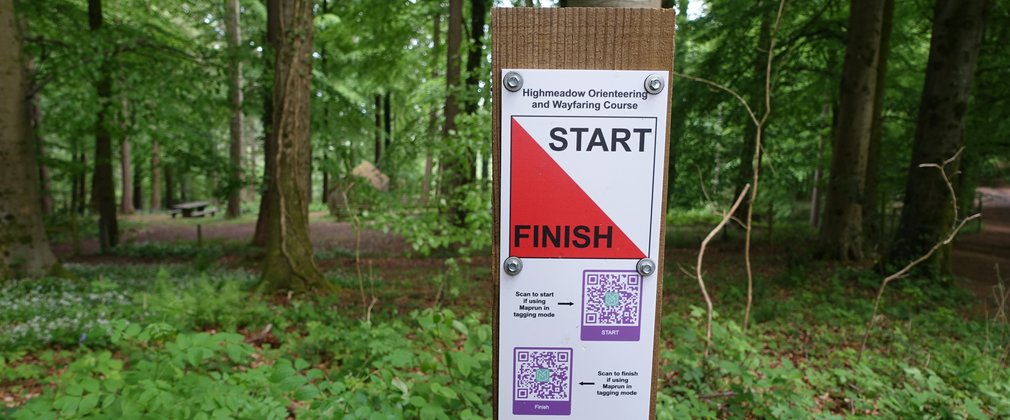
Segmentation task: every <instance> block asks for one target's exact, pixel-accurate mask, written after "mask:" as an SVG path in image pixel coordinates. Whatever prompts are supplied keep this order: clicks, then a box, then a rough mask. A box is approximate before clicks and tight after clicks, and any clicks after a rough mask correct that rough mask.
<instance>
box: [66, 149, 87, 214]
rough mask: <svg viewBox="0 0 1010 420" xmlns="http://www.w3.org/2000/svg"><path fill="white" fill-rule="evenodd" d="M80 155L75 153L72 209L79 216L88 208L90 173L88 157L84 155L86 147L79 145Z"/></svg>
mask: <svg viewBox="0 0 1010 420" xmlns="http://www.w3.org/2000/svg"><path fill="white" fill-rule="evenodd" d="M76 147H77V149H78V150H79V152H78V153H75V157H74V163H75V164H76V165H75V168H74V195H73V197H72V198H71V200H70V201H71V204H70V207H71V209H72V210H73V211H75V212H77V214H84V210H85V209H86V208H87V204H85V203H86V200H87V199H86V198H85V197H87V196H88V192H87V191H86V190H85V189H86V188H87V173H88V160H87V159H88V157H87V156H86V155H85V154H84V150H82V149H83V148H84V146H82V145H80V144H78V145H77V146H76Z"/></svg>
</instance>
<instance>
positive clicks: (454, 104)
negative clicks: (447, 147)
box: [440, 0, 470, 225]
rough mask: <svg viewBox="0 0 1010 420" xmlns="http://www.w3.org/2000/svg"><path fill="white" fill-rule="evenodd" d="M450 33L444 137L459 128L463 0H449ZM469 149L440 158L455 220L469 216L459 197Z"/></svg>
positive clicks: (448, 137) (444, 190)
mask: <svg viewBox="0 0 1010 420" xmlns="http://www.w3.org/2000/svg"><path fill="white" fill-rule="evenodd" d="M448 27H449V28H448V31H449V32H448V34H446V66H445V85H446V95H445V105H444V107H443V111H442V113H443V115H444V117H445V122H444V124H443V126H442V137H443V138H444V139H445V141H451V139H452V135H453V133H454V132H455V131H456V116H457V115H458V114H459V98H458V96H459V94H458V90H459V84H460V47H461V46H462V42H463V0H449V24H448ZM469 156H470V155H469V153H459V152H450V153H448V154H447V155H446V156H443V157H442V159H441V162H440V163H441V164H442V165H444V166H443V169H442V184H441V188H442V191H441V193H442V196H443V197H446V199H447V200H448V201H449V203H450V204H449V213H450V217H452V218H453V223H454V224H457V225H462V224H463V221H464V219H465V218H466V210H465V209H464V208H463V205H462V203H460V201H462V199H461V198H460V197H458V195H459V194H458V193H459V190H460V187H462V186H463V185H465V184H466V179H467V166H468V162H467V161H466V159H467V158H468V157H469Z"/></svg>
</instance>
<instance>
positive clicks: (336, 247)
mask: <svg viewBox="0 0 1010 420" xmlns="http://www.w3.org/2000/svg"><path fill="white" fill-rule="evenodd" d="M978 193H979V196H980V197H981V202H982V213H983V215H982V219H981V220H982V222H981V229H978V230H977V231H975V232H971V233H967V234H962V235H961V236H960V237H959V238H958V240H957V241H956V242H955V246H954V251H953V253H952V258H953V260H954V261H953V266H954V274H955V276H956V277H957V282H958V285H959V286H960V287H961V288H962V289H964V290H966V291H969V292H971V293H972V294H974V295H976V296H977V297H978V298H979V300H980V305H977V307H976V310H977V311H978V312H979V314H981V313H983V312H985V310H986V307H985V304H986V303H985V302H987V301H988V300H989V299H990V298H991V297H992V290H993V286H994V285H996V283H997V282H998V272H997V270H998V267H1002V268H1003V271H1007V270H1010V186H999V187H981V188H979V189H978ZM123 220H124V222H123V226H124V227H123V228H121V229H123V231H124V235H123V242H124V244H126V245H127V248H129V247H141V248H143V247H151V246H155V247H156V246H157V245H158V244H170V243H180V242H188V243H193V244H195V243H196V241H197V237H198V233H197V230H198V228H197V226H198V225H199V226H200V230H201V231H202V238H203V241H205V243H207V244H211V245H212V246H217V247H218V248H221V249H222V252H220V255H218V256H219V257H220V258H221V263H223V264H224V265H227V266H231V267H233V268H252V267H251V266H250V265H251V260H252V259H246V258H240V257H241V256H242V254H243V252H246V251H247V250H248V248H247V247H246V246H245V245H246V244H248V243H249V241H251V238H252V236H253V233H254V232H255V228H256V219H255V217H254V216H253V215H245V216H243V217H240V218H238V219H234V220H226V219H224V218H223V217H221V216H220V215H218V216H217V217H212V218H206V219H204V218H195V219H181V218H179V219H173V218H171V217H169V216H168V215H166V214H148V213H138V214H135V215H130V216H126V217H125V218H124V219H123ZM972 225H975V224H974V222H973V223H972ZM969 227H974V226H971V225H970V226H969ZM357 233H358V232H357V231H356V230H355V227H354V225H353V224H352V223H350V222H343V221H336V220H334V219H333V218H332V217H330V216H328V214H327V213H326V212H322V211H320V212H313V213H311V214H310V236H311V239H312V242H313V244H314V246H315V248H316V257H317V260H318V262H319V264H320V266H321V268H322V269H324V270H327V271H329V270H336V271H338V272H340V271H343V272H346V273H351V274H360V273H358V270H362V271H363V272H364V273H366V274H368V275H369V276H371V277H374V274H373V273H375V272H379V276H380V277H382V278H385V279H404V281H414V280H420V279H423V278H427V277H431V275H432V273H433V272H436V273H437V272H440V271H442V270H444V269H445V268H446V267H445V258H440V257H428V258H426V257H422V256H420V255H417V253H415V252H413V251H412V249H411V247H410V244H408V243H407V242H406V241H404V240H403V239H402V238H400V237H399V236H397V235H395V234H392V233H387V232H382V231H380V230H375V229H368V228H362V229H361V230H360V237H359V236H358V235H357ZM705 233H707V230H706V229H704V227H703V226H693V227H692V226H687V227H684V226H679V227H671V234H670V236H668V246H667V255H666V258H667V262H668V264H669V265H668V268H669V270H670V271H668V272H671V273H676V274H675V275H680V273H679V269H678V267H684V268H689V267H690V266H691V265H692V264H693V262H694V259H695V258H696V255H697V245H696V244H697V243H700V240H701V238H702V237H703V236H704V234H705ZM734 233H738V232H734ZM762 233H766V232H763V231H762V232H758V233H756V234H755V238H756V244H755V248H754V253H755V256H756V260H757V261H756V263H755V270H756V272H757V274H758V275H764V276H766V277H771V276H774V275H777V274H778V273H780V272H782V270H783V269H784V267H781V266H778V265H781V261H780V260H779V259H778V258H775V257H776V256H777V255H778V256H780V255H782V254H783V253H789V252H794V251H796V250H797V249H801V248H797V247H796V246H795V244H792V246H790V245H789V244H788V242H789V240H781V239H780V240H778V241H767V240H764V241H763V240H762V235H761V234H762ZM730 236H733V235H730ZM735 236H740V235H735ZM779 236H783V235H782V234H780V235H779ZM784 236H786V237H788V234H785V235H784ZM764 238H767V236H764ZM717 239H719V240H716V241H715V242H713V244H712V246H711V249H710V250H709V252H708V255H707V256H706V259H707V261H708V265H709V266H721V271H723V272H725V273H726V274H728V275H730V276H734V277H735V276H738V275H743V274H744V273H743V271H742V261H738V262H740V263H741V264H736V263H735V262H737V261H736V259H737V257H740V256H742V249H740V248H741V246H740V245H741V244H740V243H739V242H740V241H739V240H736V241H734V240H732V239H729V240H727V238H726V237H721V238H717ZM737 239H739V238H737ZM53 248H54V251H55V252H56V254H57V256H58V257H59V258H60V259H61V260H63V261H67V262H72V263H83V264H101V263H117V262H118V263H133V264H144V263H148V264H161V263H165V262H186V261H188V260H190V259H192V257H193V255H192V254H185V253H183V254H179V253H176V254H171V253H170V254H168V255H164V254H159V253H158V252H153V253H152V252H150V250H149V249H148V250H140V251H138V252H121V253H118V254H115V255H101V254H100V253H99V252H98V251H99V250H98V241H97V239H94V238H91V239H85V240H83V241H81V244H80V252H79V253H78V255H74V252H73V246H72V244H71V243H70V242H69V241H62V242H59V241H57V243H56V245H54V247H53ZM356 255H357V258H356ZM459 262H461V263H462V264H464V265H466V266H468V267H469V268H470V271H471V275H474V276H477V277H476V278H473V279H474V280H478V281H479V280H481V279H480V278H479V277H481V276H483V277H488V276H490V272H489V267H490V265H489V264H490V257H473V258H469V259H465V260H463V261H457V263H459ZM724 262H726V263H725V264H724ZM734 267H736V268H734ZM474 269H475V270H474ZM1003 278H1004V279H1006V278H1007V276H1005V275H1004V276H1003ZM485 291H486V292H488V293H487V296H481V297H480V298H479V299H476V300H478V301H484V300H485V299H490V298H491V293H490V290H489V289H488V290H485ZM440 292H441V291H436V293H440ZM415 297H416V296H415ZM435 298H437V297H435ZM475 303H476V302H475ZM477 305H478V306H480V304H479V303H478V304H477Z"/></svg>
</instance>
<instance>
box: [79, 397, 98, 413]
mask: <svg viewBox="0 0 1010 420" xmlns="http://www.w3.org/2000/svg"><path fill="white" fill-rule="evenodd" d="M98 397H99V394H88V395H86V396H85V397H84V398H81V403H80V405H79V406H78V407H77V410H78V412H79V413H81V414H87V413H90V412H91V410H94V409H95V407H97V406H98Z"/></svg>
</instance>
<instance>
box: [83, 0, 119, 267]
mask: <svg viewBox="0 0 1010 420" xmlns="http://www.w3.org/2000/svg"><path fill="white" fill-rule="evenodd" d="M88 23H89V27H90V29H91V31H93V32H98V31H100V30H101V29H102V0H88ZM109 72H110V69H109V64H108V63H103V64H102V66H101V67H100V68H99V74H98V80H96V81H95V90H96V91H97V92H98V113H97V116H96V119H95V174H94V176H93V177H92V182H93V183H94V185H93V186H92V188H93V192H92V198H93V200H94V204H95V206H96V207H97V208H98V238H99V243H100V244H101V250H102V252H103V253H105V252H108V251H109V250H110V249H112V248H113V247H115V246H116V245H117V244H118V243H119V225H118V223H117V221H116V185H115V180H114V179H113V176H112V134H111V133H110V132H109V127H108V124H109V123H110V119H111V118H110V116H111V115H112V112H110V109H109V105H110V104H111V101H112V82H111V80H110V78H109Z"/></svg>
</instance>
